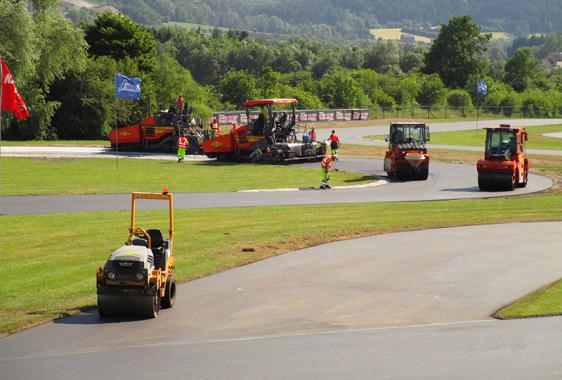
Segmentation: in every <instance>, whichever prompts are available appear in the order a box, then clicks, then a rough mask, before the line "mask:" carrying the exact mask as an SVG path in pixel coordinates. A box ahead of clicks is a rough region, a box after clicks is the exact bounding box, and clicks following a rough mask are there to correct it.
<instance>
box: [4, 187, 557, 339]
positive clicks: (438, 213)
mask: <svg viewBox="0 0 562 380" xmlns="http://www.w3.org/2000/svg"><path fill="white" fill-rule="evenodd" d="M175 214H176V218H175V227H176V237H175V252H174V253H175V255H176V260H177V261H176V268H177V272H176V273H177V278H178V279H179V280H181V281H187V280H192V279H195V278H198V277H201V276H206V275H209V274H212V273H216V272H220V271H223V270H226V269H228V268H233V267H236V266H239V265H244V264H247V263H251V262H254V261H257V260H261V259H263V258H266V257H270V256H274V255H277V254H280V253H283V252H287V251H291V250H294V249H299V248H304V247H308V246H314V245H317V244H321V243H325V242H330V241H336V240H343V239H349V238H355V237H359V236H366V235H373V234H383V233H389V232H395V231H409V230H419V229H425V228H439V227H449V226H460V225H470V224H483V223H504V222H517V221H521V222H523V221H526V222H531V221H543V220H562V198H561V196H560V193H553V194H548V195H529V196H521V197H515V198H501V199H478V200H457V201H434V202H412V203H408V205H407V207H405V206H404V203H371V204H348V205H333V206H330V207H329V208H326V209H325V211H324V212H319V209H318V206H283V207H281V206H276V207H251V208H231V209H190V210H186V209H182V210H176V213H175ZM420 215H425V216H431V217H423V218H422V217H420ZM342 221H345V222H342ZM128 222H129V213H128V212H109V213H71V214H53V215H31V216H29V215H13V216H7V215H4V216H0V231H2V239H1V240H0V252H1V253H0V259H1V261H2V265H1V266H0V276H1V278H2V284H3V285H2V287H0V333H9V332H13V331H16V330H18V329H21V328H23V327H25V326H29V325H32V324H36V323H40V322H43V321H47V320H50V319H53V318H57V317H59V316H64V315H68V314H72V313H75V312H77V311H78V310H80V309H84V308H90V307H93V306H95V302H96V295H95V279H94V278H95V272H96V269H97V267H98V266H101V265H103V263H104V262H105V260H106V259H107V257H108V255H109V254H110V253H111V251H112V250H114V249H116V248H118V247H119V246H121V245H122V244H123V242H124V241H125V239H126V236H127V228H128ZM165 223H166V212H164V211H153V212H147V211H144V212H140V213H139V220H138V225H141V226H146V227H150V228H153V227H156V228H161V229H163V230H165V229H166V227H167V226H166V225H165ZM244 248H253V249H254V251H253V252H243V249H244Z"/></svg>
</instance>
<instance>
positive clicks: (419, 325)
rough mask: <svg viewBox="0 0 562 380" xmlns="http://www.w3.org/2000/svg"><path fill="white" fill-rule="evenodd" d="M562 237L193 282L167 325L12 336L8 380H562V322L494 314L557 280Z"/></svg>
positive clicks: (1, 344)
mask: <svg viewBox="0 0 562 380" xmlns="http://www.w3.org/2000/svg"><path fill="white" fill-rule="evenodd" d="M561 230H562V223H527V224H511V225H509V224H508V225H488V226H473V227H461V228H450V229H438V230H427V231H415V232H409V233H396V234H390V235H381V236H374V237H368V238H362V239H356V240H350V241H344V242H336V243H332V244H326V245H323V246H318V247H313V248H308V249H304V250H301V251H296V252H293V253H290V254H286V255H282V256H277V257H274V258H272V259H268V260H264V261H261V262H257V263H254V264H251V265H247V266H244V267H240V268H237V269H233V270H230V271H227V272H223V273H220V274H217V275H214V276H211V277H207V278H203V279H200V280H196V281H193V282H190V283H187V284H184V285H182V286H180V287H179V289H178V301H177V304H176V308H174V309H172V310H165V311H162V313H161V314H160V316H159V318H158V319H157V320H145V321H130V320H119V319H114V320H106V321H102V320H100V319H99V318H98V317H97V314H96V313H95V311H91V312H86V313H82V314H80V315H78V316H75V317H71V318H64V319H61V320H58V321H55V322H53V323H49V324H46V325H43V326H40V327H38V328H34V329H31V330H28V331H24V332H22V333H18V334H15V335H12V336H8V337H5V338H3V339H1V340H0V368H2V376H3V377H5V378H6V379H34V378H41V379H57V378H94V377H95V378H110V377H111V378H123V379H137V378H143V377H154V376H166V377H169V378H197V379H214V378H229V379H248V378H276V379H277V378H278V379H289V378H303V379H305V378H306V379H308V378H318V379H326V378H328V379H340V378H392V379H395V378H411V379H417V378H431V379H435V378H442V379H449V378H453V377H454V378H465V379H475V378H509V379H523V378H527V379H531V378H532V379H538V378H541V379H548V378H553V379H554V378H560V376H562V359H561V358H562V345H561V344H560V342H561V338H562V320H561V319H560V318H550V319H542V320H525V321H512V322H500V321H494V320H491V319H490V318H489V317H488V316H489V314H490V313H492V312H493V311H494V310H495V309H496V308H498V307H500V306H501V305H503V304H507V303H509V302H511V301H512V300H514V299H516V298H518V297H519V296H521V295H523V294H525V293H527V292H529V291H531V290H533V289H535V288H537V287H538V286H540V285H542V284H544V283H545V282H549V281H551V280H554V279H556V278H558V277H560V271H561V270H560V268H562V255H560V252H562V234H560V231H561ZM537 247H540V249H537Z"/></svg>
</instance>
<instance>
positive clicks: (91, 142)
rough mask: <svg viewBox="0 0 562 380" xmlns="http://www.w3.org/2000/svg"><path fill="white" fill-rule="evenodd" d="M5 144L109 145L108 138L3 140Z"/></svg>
mask: <svg viewBox="0 0 562 380" xmlns="http://www.w3.org/2000/svg"><path fill="white" fill-rule="evenodd" d="M2 145H5V146H92V147H100V148H101V147H107V148H109V146H110V143H109V141H108V140H2Z"/></svg>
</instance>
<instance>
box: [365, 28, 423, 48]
mask: <svg viewBox="0 0 562 380" xmlns="http://www.w3.org/2000/svg"><path fill="white" fill-rule="evenodd" d="M369 32H370V33H371V34H372V35H373V36H374V37H375V38H382V39H383V40H400V37H402V34H411V33H404V32H402V29H401V28H377V29H369ZM412 35H413V36H414V38H415V40H416V42H423V43H426V44H430V43H431V42H432V39H431V38H427V37H424V36H418V35H416V34H412Z"/></svg>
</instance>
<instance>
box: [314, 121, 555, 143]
mask: <svg viewBox="0 0 562 380" xmlns="http://www.w3.org/2000/svg"><path fill="white" fill-rule="evenodd" d="M427 124H428V125H429V128H430V130H431V132H447V131H465V130H470V129H480V128H486V127H493V126H497V125H500V124H510V125H511V126H513V127H527V126H535V125H553V124H562V119H506V120H480V121H479V122H478V127H477V126H476V121H458V122H446V123H431V122H428V123H427ZM389 125H390V123H388V124H386V125H384V126H383V125H380V126H373V127H352V128H339V129H337V134H338V136H340V139H341V141H342V143H344V144H358V145H373V142H372V141H371V140H365V139H362V137H363V136H372V135H379V136H380V135H388V129H389ZM319 131H321V132H319V135H318V138H319V139H323V138H326V137H327V136H328V135H329V134H330V133H329V130H328V131H326V132H324V130H323V129H319ZM463 148H464V147H463Z"/></svg>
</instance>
